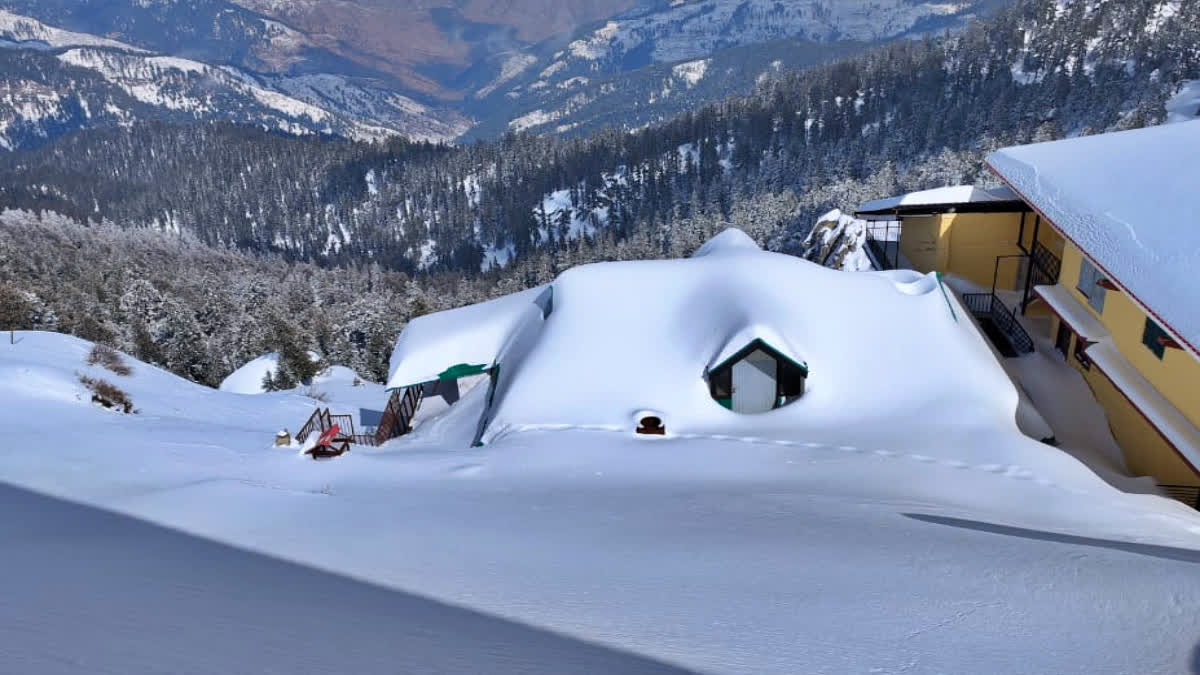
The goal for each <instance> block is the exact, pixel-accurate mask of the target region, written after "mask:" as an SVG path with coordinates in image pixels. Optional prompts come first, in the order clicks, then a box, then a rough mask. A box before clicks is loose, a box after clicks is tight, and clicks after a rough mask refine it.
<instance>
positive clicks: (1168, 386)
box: [1051, 243, 1200, 485]
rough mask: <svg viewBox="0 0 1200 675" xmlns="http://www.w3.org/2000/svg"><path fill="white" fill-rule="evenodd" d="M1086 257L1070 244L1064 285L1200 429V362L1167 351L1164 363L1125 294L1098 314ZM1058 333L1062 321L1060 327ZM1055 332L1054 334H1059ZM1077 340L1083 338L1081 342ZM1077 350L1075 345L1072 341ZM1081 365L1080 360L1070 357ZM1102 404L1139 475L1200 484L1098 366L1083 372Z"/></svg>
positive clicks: (1116, 294)
mask: <svg viewBox="0 0 1200 675" xmlns="http://www.w3.org/2000/svg"><path fill="white" fill-rule="evenodd" d="M1082 260H1083V254H1082V253H1081V252H1080V251H1079V249H1077V248H1076V247H1075V246H1074V245H1072V244H1070V243H1068V244H1067V245H1066V247H1065V249H1064V251H1063V267H1062V275H1061V276H1060V277H1059V283H1061V284H1062V285H1063V286H1064V287H1066V288H1067V289H1069V291H1070V292H1071V295H1072V296H1073V297H1074V298H1075V300H1076V301H1077V302H1079V304H1080V305H1081V306H1083V307H1085V308H1086V309H1087V311H1089V312H1091V313H1092V315H1093V316H1096V317H1097V318H1098V319H1100V321H1101V323H1103V324H1104V327H1105V328H1106V329H1108V332H1109V333H1111V334H1112V338H1113V342H1114V344H1116V346H1117V350H1118V351H1120V352H1121V355H1122V356H1124V357H1125V358H1126V359H1127V360H1128V361H1129V362H1130V363H1131V364H1133V366H1134V367H1135V368H1136V369H1137V370H1138V372H1139V373H1141V374H1142V376H1143V377H1145V378H1146V379H1147V380H1149V381H1150V383H1151V384H1152V385H1154V388H1155V389H1157V390H1158V392H1159V393H1160V394H1162V396H1163V397H1164V398H1166V399H1167V400H1168V401H1170V402H1171V404H1172V405H1174V406H1175V407H1176V408H1178V409H1179V411H1180V412H1182V413H1183V414H1184V415H1185V416H1186V417H1187V418H1188V419H1189V420H1191V422H1192V423H1193V424H1195V425H1196V426H1200V361H1198V360H1197V359H1196V358H1195V357H1193V356H1192V355H1191V354H1190V353H1189V352H1187V351H1184V350H1181V349H1167V350H1165V351H1164V352H1163V358H1162V359H1161V360H1160V359H1159V358H1158V357H1157V356H1155V354H1154V352H1152V351H1151V350H1150V349H1149V348H1148V347H1146V346H1145V345H1144V344H1142V335H1143V332H1144V330H1145V326H1146V315H1145V313H1143V312H1142V310H1141V309H1139V308H1138V306H1137V305H1136V304H1135V303H1134V302H1133V301H1132V300H1130V299H1129V297H1128V296H1127V295H1125V294H1124V293H1122V292H1120V291H1109V292H1108V293H1107V294H1106V296H1105V299H1104V311H1103V312H1102V313H1098V312H1096V311H1095V310H1094V309H1093V308H1092V306H1091V305H1090V304H1088V301H1087V298H1086V297H1084V295H1083V294H1082V293H1080V292H1079V289H1078V288H1077V285H1078V283H1079V272H1080V264H1081V262H1082ZM1054 330H1055V331H1057V330H1058V327H1057V322H1056V325H1055V326H1054ZM1053 334H1054V333H1052V334H1051V335H1053ZM1075 339H1077V338H1075ZM1072 349H1074V342H1072ZM1069 360H1070V361H1071V363H1072V365H1074V366H1075V367H1076V368H1080V369H1081V370H1082V368H1081V367H1080V365H1079V363H1078V362H1077V361H1075V359H1074V357H1070V359H1069ZM1083 372H1084V375H1085V378H1086V379H1087V380H1088V384H1090V385H1091V386H1092V391H1094V392H1095V393H1096V398H1097V400H1099V401H1100V403H1101V405H1103V406H1104V408H1105V410H1106V411H1107V412H1108V415H1109V423H1110V426H1111V427H1112V429H1113V435H1114V436H1116V438H1117V441H1118V442H1119V443H1120V444H1121V448H1122V450H1124V451H1125V454H1126V457H1127V459H1128V461H1129V464H1130V468H1131V469H1133V470H1134V471H1135V472H1139V473H1145V474H1148V475H1153V476H1156V477H1157V478H1158V479H1159V480H1160V481H1161V482H1163V483H1172V482H1175V483H1178V484H1186V485H1196V484H1200V477H1197V476H1196V474H1195V472H1193V471H1192V470H1191V469H1189V468H1188V466H1187V464H1186V463H1185V462H1184V461H1183V460H1182V459H1181V458H1179V457H1178V455H1176V453H1175V452H1174V451H1173V450H1171V449H1170V446H1169V445H1168V444H1167V443H1166V442H1165V441H1164V440H1163V439H1162V438H1161V436H1159V434H1158V432H1157V431H1156V430H1155V429H1154V427H1153V426H1152V425H1151V424H1150V423H1149V422H1148V421H1146V419H1145V418H1144V417H1142V415H1141V413H1139V412H1138V411H1137V409H1136V408H1134V407H1133V405H1132V404H1131V403H1129V401H1128V400H1127V399H1125V397H1124V396H1123V395H1121V394H1120V392H1119V391H1117V390H1116V388H1115V387H1114V386H1113V385H1112V383H1111V382H1110V381H1109V380H1108V378H1107V377H1105V376H1104V375H1103V374H1102V373H1100V372H1099V371H1098V369H1096V368H1092V369H1091V371H1083Z"/></svg>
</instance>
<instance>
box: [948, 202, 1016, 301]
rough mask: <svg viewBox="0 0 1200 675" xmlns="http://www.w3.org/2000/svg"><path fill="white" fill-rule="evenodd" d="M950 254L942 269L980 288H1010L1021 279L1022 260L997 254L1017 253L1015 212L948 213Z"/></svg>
mask: <svg viewBox="0 0 1200 675" xmlns="http://www.w3.org/2000/svg"><path fill="white" fill-rule="evenodd" d="M942 219H943V220H944V221H948V223H949V226H948V227H947V232H948V236H949V249H950V255H949V260H948V264H947V267H946V273H948V274H953V275H956V276H960V277H963V278H964V279H969V280H971V281H973V282H974V283H976V284H978V285H979V286H982V287H983V288H989V289H990V288H991V287H992V280H993V278H995V281H996V288H998V289H1002V290H1014V289H1016V288H1017V282H1018V280H1021V281H1022V282H1023V280H1024V267H1025V261H1024V260H1020V259H1017V258H1005V259H1003V260H1000V261H999V262H997V260H996V259H997V258H999V257H1000V256H1015V255H1021V253H1022V252H1021V249H1020V248H1019V247H1018V246H1017V241H1018V238H1019V237H1020V233H1021V214H1019V213H949V214H945V215H943V216H942Z"/></svg>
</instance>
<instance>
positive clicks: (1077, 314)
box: [1033, 284, 1109, 342]
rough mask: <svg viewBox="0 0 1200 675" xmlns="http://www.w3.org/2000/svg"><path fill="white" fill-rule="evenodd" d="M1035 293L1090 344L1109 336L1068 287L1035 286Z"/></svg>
mask: <svg viewBox="0 0 1200 675" xmlns="http://www.w3.org/2000/svg"><path fill="white" fill-rule="evenodd" d="M1033 292H1034V293H1037V295H1038V297H1040V298H1041V299H1042V300H1044V301H1046V304H1047V305H1049V306H1050V310H1051V311H1053V312H1054V313H1055V315H1057V316H1058V318H1060V319H1062V320H1063V321H1064V322H1066V324H1067V325H1068V326H1070V327H1071V330H1073V331H1075V332H1076V333H1077V334H1078V335H1080V336H1082V337H1083V339H1085V340H1088V341H1089V342H1099V341H1100V340H1103V339H1104V338H1106V337H1108V336H1109V332H1108V329H1107V328H1105V327H1104V324H1102V323H1100V321H1099V320H1098V319H1096V317H1094V316H1092V313H1091V312H1089V311H1088V310H1087V309H1085V308H1084V307H1083V305H1081V304H1079V301H1078V300H1076V299H1075V298H1074V297H1073V296H1072V295H1071V292H1070V291H1069V290H1067V287H1066V286H1063V285H1062V284H1054V285H1053V286H1034V287H1033Z"/></svg>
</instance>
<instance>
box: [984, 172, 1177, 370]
mask: <svg viewBox="0 0 1200 675" xmlns="http://www.w3.org/2000/svg"><path fill="white" fill-rule="evenodd" d="M984 165H985V166H987V168H988V170H989V171H991V172H992V173H994V174H995V175H996V177H997V178H999V179H1000V180H1001V181H1003V182H1004V184H1005V185H1007V186H1008V187H1009V189H1011V190H1012V191H1013V192H1015V193H1016V194H1017V195H1018V196H1019V197H1020V198H1021V199H1022V201H1024V202H1025V203H1026V204H1027V205H1028V206H1029V208H1030V209H1031V210H1032V211H1033V212H1034V213H1036V214H1037V215H1038V216H1039V217H1041V219H1042V220H1043V221H1045V223H1046V224H1047V225H1049V226H1050V227H1052V228H1053V229H1054V231H1055V232H1057V233H1058V234H1059V236H1061V237H1062V238H1064V239H1066V240H1067V241H1069V242H1071V245H1073V246H1074V247H1075V248H1077V249H1079V251H1080V253H1082V254H1083V257H1084V258H1087V260H1088V262H1090V263H1091V264H1092V265H1094V266H1095V267H1096V269H1098V270H1100V271H1101V272H1104V276H1105V278H1106V279H1108V280H1109V281H1110V282H1112V284H1113V285H1114V286H1116V287H1117V290H1118V291H1119V292H1121V293H1124V294H1125V295H1126V296H1127V297H1128V298H1129V299H1130V301H1132V302H1133V304H1134V305H1136V306H1137V308H1138V309H1140V310H1141V311H1142V313H1144V314H1145V315H1146V316H1149V317H1153V318H1154V320H1155V321H1157V322H1158V325H1159V326H1160V327H1161V328H1162V329H1163V330H1164V331H1166V333H1167V335H1169V336H1170V337H1171V338H1173V339H1174V340H1175V341H1176V342H1178V343H1179V344H1180V345H1183V347H1184V351H1186V352H1187V353H1188V354H1190V355H1191V356H1192V358H1194V359H1196V360H1197V361H1200V349H1198V348H1197V347H1196V345H1194V344H1192V343H1191V342H1189V341H1188V340H1186V339H1185V338H1184V337H1183V335H1182V334H1180V333H1179V331H1177V330H1175V329H1174V328H1172V327H1171V323H1170V322H1169V321H1167V320H1166V319H1164V318H1163V317H1162V316H1161V315H1160V314H1159V313H1158V312H1155V311H1154V310H1153V309H1150V307H1149V306H1148V305H1147V304H1146V303H1145V302H1142V300H1141V299H1140V298H1138V297H1137V296H1136V295H1134V294H1133V293H1132V292H1131V291H1130V290H1129V288H1128V287H1126V286H1125V284H1123V283H1121V280H1120V278H1118V277H1117V276H1116V275H1114V274H1112V272H1110V271H1109V270H1108V268H1106V267H1105V266H1104V265H1102V264H1100V262H1099V261H1098V260H1096V259H1095V258H1094V257H1093V256H1092V255H1091V254H1090V253H1088V250H1087V249H1086V248H1084V247H1083V246H1082V245H1081V244H1080V243H1079V241H1078V240H1077V239H1075V238H1074V237H1072V236H1071V235H1069V234H1067V232H1065V231H1064V230H1063V229H1062V228H1061V227H1059V226H1058V225H1056V224H1055V223H1054V220H1053V219H1051V218H1050V217H1049V216H1047V215H1046V212H1045V210H1044V209H1042V208H1041V207H1040V206H1038V204H1036V203H1035V202H1034V201H1033V200H1031V199H1029V198H1028V197H1026V196H1025V195H1024V194H1023V193H1022V192H1021V191H1020V190H1018V189H1017V187H1016V186H1015V185H1014V184H1013V182H1012V181H1010V180H1009V179H1008V177H1007V176H1006V175H1004V172H1003V171H1001V170H1000V169H999V168H997V167H996V165H995V164H993V163H992V158H991V157H988V158H987V159H985V160H984Z"/></svg>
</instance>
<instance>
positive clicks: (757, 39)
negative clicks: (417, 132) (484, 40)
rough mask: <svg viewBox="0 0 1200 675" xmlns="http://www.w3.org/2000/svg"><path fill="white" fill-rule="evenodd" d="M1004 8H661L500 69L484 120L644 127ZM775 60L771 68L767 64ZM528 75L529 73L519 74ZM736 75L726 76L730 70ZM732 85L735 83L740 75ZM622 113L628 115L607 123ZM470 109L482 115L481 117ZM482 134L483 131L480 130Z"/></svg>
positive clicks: (845, 2)
mask: <svg viewBox="0 0 1200 675" xmlns="http://www.w3.org/2000/svg"><path fill="white" fill-rule="evenodd" d="M997 4H999V3H997V2H993V1H991V0H961V1H959V2H930V1H924V0H922V1H919V2H913V1H909V0H884V1H882V2H880V1H875V2H869V3H866V2H860V1H858V0H820V1H819V2H805V3H782V2H775V1H774V0H708V1H706V2H695V1H684V2H670V3H667V2H657V3H645V4H643V5H642V6H641V7H639V8H637V9H634V10H631V11H629V12H626V13H624V14H621V15H618V16H615V17H613V18H612V19H610V20H606V21H604V22H601V23H598V24H595V25H593V26H591V27H589V28H587V29H585V30H582V31H580V32H579V33H577V34H576V35H575V37H574V39H573V40H571V41H570V42H568V43H567V44H566V45H565V46H563V45H562V43H561V42H551V43H547V44H546V45H541V46H540V48H539V49H536V50H532V53H536V54H537V58H532V59H531V58H528V57H530V56H531V55H532V54H531V53H524V54H522V55H521V56H520V57H517V56H509V57H507V58H506V59H505V60H504V61H503V62H500V63H498V64H497V67H498V68H499V70H500V76H498V77H497V79H496V80H495V81H493V82H491V83H489V84H488V85H487V86H485V87H482V88H480V89H478V90H477V91H475V92H474V96H475V98H477V99H479V100H481V101H483V103H481V104H480V105H479V106H477V107H478V109H479V112H477V113H476V115H477V116H478V117H479V118H480V119H481V124H482V130H490V131H494V130H495V129H496V128H497V126H496V124H495V123H496V121H497V120H495V119H489V118H488V116H487V115H486V114H484V113H483V111H484V110H485V109H486V108H487V107H491V108H497V107H498V108H499V109H500V110H511V111H512V112H511V114H509V115H508V116H509V117H510V119H509V121H508V128H509V129H513V130H517V131H520V130H525V129H536V130H538V131H542V132H555V133H565V132H574V131H575V130H576V129H578V128H580V127H585V128H596V127H600V126H604V125H612V124H617V125H623V126H627V127H638V126H641V125H644V124H647V123H652V122H655V121H658V120H660V119H665V118H669V117H670V116H672V115H674V114H678V113H679V112H682V111H683V110H686V109H688V108H689V107H696V106H698V105H701V104H703V103H705V102H708V101H713V100H719V99H721V98H724V97H726V96H730V95H734V94H741V93H747V92H748V91H749V89H750V88H751V87H752V86H753V85H754V83H755V81H756V79H757V78H759V77H762V76H765V75H766V74H769V72H770V71H771V68H770V66H769V65H768V64H771V63H772V62H774V63H776V69H778V68H779V66H786V67H787V68H788V69H803V68H806V67H809V66H811V65H813V64H815V63H819V62H822V61H824V60H827V59H830V58H835V57H836V56H838V55H839V54H848V53H851V51H853V47H851V45H855V44H857V45H862V46H864V47H865V45H868V44H872V43H875V42H878V41H884V40H894V39H902V38H904V37H906V36H909V35H918V34H921V33H923V32H930V31H938V30H945V29H953V28H958V27H961V26H963V25H965V23H966V21H967V20H968V19H970V18H972V17H974V16H977V15H979V14H980V13H982V12H984V11H986V10H988V9H990V8H991V7H994V6H995V5H997ZM764 56H766V58H763V57H764ZM516 66H519V69H517V68H516ZM726 71H728V72H726ZM730 75H732V77H730ZM612 108H624V110H625V115H624V116H620V115H614V116H611V117H610V116H609V115H608V113H609V111H610V109H612ZM471 110H473V111H474V110H475V107H472V108H471ZM476 133H478V131H477V132H476Z"/></svg>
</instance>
